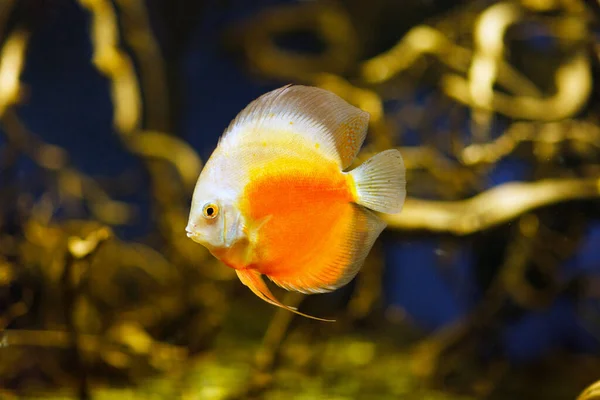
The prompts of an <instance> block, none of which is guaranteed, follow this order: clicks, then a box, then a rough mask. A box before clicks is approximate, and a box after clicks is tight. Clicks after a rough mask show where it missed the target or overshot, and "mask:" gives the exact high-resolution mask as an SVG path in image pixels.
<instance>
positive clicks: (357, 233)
mask: <svg viewBox="0 0 600 400" xmlns="http://www.w3.org/2000/svg"><path fill="white" fill-rule="evenodd" d="M368 120H369V114H368V113H366V112H364V111H362V110H360V109H358V108H356V107H354V106H351V105H350V104H348V103H347V102H345V101H344V100H343V99H341V98H340V97H338V96H336V95H335V94H333V93H331V92H328V91H326V90H324V89H319V88H315V87H307V86H286V87H283V88H280V89H277V90H274V91H272V92H269V93H267V94H265V95H263V96H261V97H259V98H258V99H256V100H255V101H253V102H252V103H250V104H249V105H248V106H247V107H246V108H245V109H244V110H243V111H242V112H241V113H240V114H238V116H237V117H236V119H234V120H233V121H232V123H231V124H230V126H229V127H228V128H227V130H226V131H225V133H224V134H223V136H222V138H221V139H220V141H219V144H218V145H217V148H216V149H215V151H214V152H213V154H212V155H211V157H210V158H209V160H208V161H207V163H206V165H205V167H204V169H203V170H202V173H201V174H200V177H199V178H198V182H197V184H196V188H195V190H194V196H193V199H192V206H191V210H190V217H189V221H188V226H187V228H186V230H187V232H188V236H189V237H190V238H191V239H192V240H194V241H196V242H198V243H200V244H202V245H204V246H205V247H207V248H208V249H209V251H210V252H211V253H212V254H213V255H214V256H215V257H217V258H218V259H220V260H221V261H222V262H223V263H224V264H226V265H228V266H229V267H231V268H234V269H235V270H236V272H237V275H238V277H239V278H240V280H241V281H242V283H244V284H245V285H246V286H248V287H249V288H250V289H251V290H252V291H253V292H254V293H255V294H256V295H257V296H259V297H260V298H262V299H263V300H265V301H267V302H269V303H271V304H274V305H276V306H279V307H284V308H287V309H290V310H291V311H293V312H296V313H298V314H301V315H305V314H302V313H299V312H298V311H296V310H295V309H293V308H292V307H288V306H285V305H283V304H282V303H280V302H279V301H278V300H277V299H276V298H275V297H274V296H273V294H272V293H271V292H270V290H269V289H268V287H267V286H266V284H265V282H264V281H263V279H262V277H261V275H265V276H267V277H268V278H269V279H270V280H272V281H273V282H275V283H276V284H277V285H279V286H280V287H283V288H285V289H287V290H294V291H298V292H301V293H325V292H330V291H333V290H336V289H337V288H339V287H341V286H344V285H346V284H347V283H348V282H350V281H351V280H352V278H354V276H355V275H356V274H357V273H358V271H359V269H360V267H361V266H362V264H363V263H364V260H365V258H366V256H367V254H368V252H369V251H370V250H371V248H372V246H373V243H374V241H375V239H376V238H377V237H378V236H379V234H380V233H381V231H382V230H383V229H384V228H385V223H384V222H383V221H382V220H381V219H380V218H379V217H378V216H377V215H376V214H375V213H374V212H373V211H372V210H374V211H379V212H388V213H397V212H400V210H401V208H402V205H403V202H404V198H405V178H404V165H403V162H402V157H401V155H400V153H399V152H398V151H397V150H387V151H384V152H382V153H379V154H377V155H375V156H374V157H373V158H371V159H370V160H368V161H367V162H365V163H363V164H362V165H361V166H359V167H357V168H355V169H354V170H352V171H349V172H346V171H345V169H346V168H348V166H349V165H350V164H351V163H352V161H353V160H354V158H355V157H356V154H357V153H358V151H359V150H360V147H361V146H362V143H363V141H364V138H365V135H366V131H367V126H368ZM305 316H307V315H305ZM309 317H310V316H309ZM317 319H319V318H317Z"/></svg>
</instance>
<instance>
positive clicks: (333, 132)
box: [223, 85, 369, 169]
mask: <svg viewBox="0 0 600 400" xmlns="http://www.w3.org/2000/svg"><path fill="white" fill-rule="evenodd" d="M368 123H369V113H368V112H366V111H363V110H361V109H359V108H357V107H354V106H353V105H351V104H349V103H348V102H346V101H345V100H343V99H342V98H341V97H339V96H337V95H336V94H334V93H332V92H329V91H327V90H325V89H321V88H317V87H312V86H302V85H287V86H284V87H282V88H279V89H276V90H273V91H271V92H268V93H266V94H264V95H262V96H260V97H259V98H257V99H256V100H254V101H253V102H251V103H250V104H248V106H246V108H244V109H243V110H242V111H241V112H240V113H239V114H238V115H237V117H236V118H235V119H234V120H233V121H232V122H231V124H230V125H229V127H228V128H227V130H226V131H225V133H224V134H223V139H224V140H225V141H228V142H229V141H235V140H237V139H243V138H251V137H256V136H257V135H259V134H260V132H261V130H264V129H267V128H268V129H271V130H277V132H279V131H281V132H282V133H283V132H288V133H292V134H298V135H302V136H304V137H305V138H307V139H308V140H310V141H312V142H313V143H315V144H318V146H316V147H318V148H319V149H320V150H321V151H322V152H323V153H324V154H326V155H327V156H329V157H331V158H333V159H335V160H337V161H338V162H339V164H340V166H341V168H342V169H345V168H347V167H348V166H349V165H350V164H351V163H352V160H354V158H355V157H356V155H357V154H358V151H359V150H360V148H361V146H362V144H363V142H364V140H365V136H366V134H367V128H368ZM261 128H262V129H261Z"/></svg>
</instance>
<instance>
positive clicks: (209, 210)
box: [202, 203, 219, 219]
mask: <svg viewBox="0 0 600 400" xmlns="http://www.w3.org/2000/svg"><path fill="white" fill-rule="evenodd" d="M202 214H203V215H204V217H205V218H208V219H213V218H216V217H217V215H219V206H217V205H216V204H214V203H206V204H205V205H204V207H202Z"/></svg>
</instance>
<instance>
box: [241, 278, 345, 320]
mask: <svg viewBox="0 0 600 400" xmlns="http://www.w3.org/2000/svg"><path fill="white" fill-rule="evenodd" d="M235 272H236V273H237V276H238V278H240V281H241V282H242V283H243V284H244V285H246V286H248V287H249V288H250V290H252V292H253V293H254V294H255V295H257V296H258V297H260V298H261V299H263V300H264V301H266V302H267V303H269V304H272V305H274V306H277V307H281V308H284V309H286V310H288V311H291V312H293V313H295V314H298V315H301V316H303V317H306V318H310V319H315V320H317V321H324V322H335V320H333V319H325V318H319V317H314V316H312V315H308V314H304V313H301V312H300V311H298V310H297V309H296V308H294V307H290V306H286V305H285V304H283V303H281V302H280V301H279V300H277V299H276V298H275V296H274V295H273V293H271V290H269V287H268V286H267V284H266V283H265V281H264V280H263V279H262V277H261V276H260V273H259V272H258V271H255V270H251V269H236V270H235Z"/></svg>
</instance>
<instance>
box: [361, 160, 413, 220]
mask: <svg viewBox="0 0 600 400" xmlns="http://www.w3.org/2000/svg"><path fill="white" fill-rule="evenodd" d="M350 175H352V177H353V178H354V183H355V185H356V192H357V195H358V196H357V197H358V198H357V200H356V202H357V203H358V204H360V205H362V206H365V207H367V208H370V209H371V210H374V211H378V212H382V213H387V214H396V213H399V212H400V211H401V210H402V206H403V205H404V199H405V198H406V175H405V168H404V161H402V156H401V155H400V152H399V151H398V150H396V149H390V150H385V151H382V152H381V153H379V154H376V155H374V156H373V157H371V158H370V159H368V160H367V161H365V162H364V163H362V164H361V165H360V166H358V167H357V168H355V169H353V170H352V171H350Z"/></svg>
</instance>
